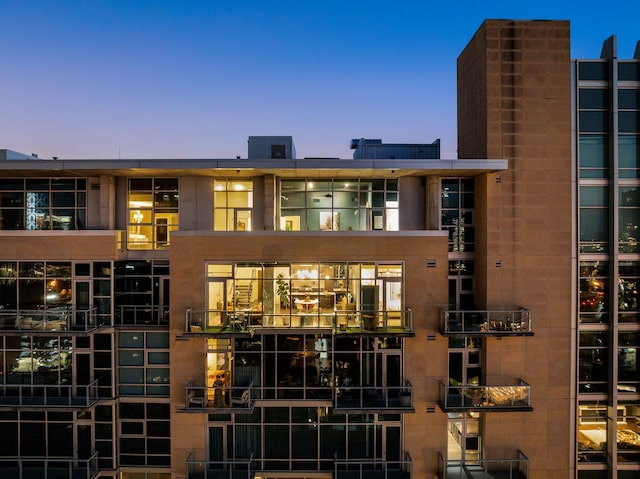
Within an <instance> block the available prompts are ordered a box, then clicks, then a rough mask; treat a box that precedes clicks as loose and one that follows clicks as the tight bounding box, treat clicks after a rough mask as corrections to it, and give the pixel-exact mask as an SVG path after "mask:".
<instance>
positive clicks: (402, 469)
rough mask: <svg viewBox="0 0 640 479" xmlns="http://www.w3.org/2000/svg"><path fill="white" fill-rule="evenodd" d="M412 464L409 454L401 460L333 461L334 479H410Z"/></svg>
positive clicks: (405, 454)
mask: <svg viewBox="0 0 640 479" xmlns="http://www.w3.org/2000/svg"><path fill="white" fill-rule="evenodd" d="M412 468H413V463H412V461H411V456H410V455H409V453H407V452H405V453H404V454H403V455H402V458H401V459H398V460H393V459H385V460H382V459H371V460H353V459H338V458H337V457H335V459H334V472H333V478H334V479H411V476H412Z"/></svg>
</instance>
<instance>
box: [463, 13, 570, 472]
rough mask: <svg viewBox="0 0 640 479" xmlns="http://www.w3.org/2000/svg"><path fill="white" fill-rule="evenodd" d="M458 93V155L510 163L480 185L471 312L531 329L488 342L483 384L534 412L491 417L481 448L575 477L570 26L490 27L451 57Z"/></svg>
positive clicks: (506, 24) (492, 23)
mask: <svg viewBox="0 0 640 479" xmlns="http://www.w3.org/2000/svg"><path fill="white" fill-rule="evenodd" d="M458 92H459V93H458V99H459V102H458V103H459V104H458V125H459V132H460V135H459V151H460V155H461V157H463V158H471V157H477V158H506V159H508V160H509V169H508V170H507V171H504V172H500V173H498V174H489V175H487V176H486V178H485V179H484V181H480V180H478V181H477V183H476V185H477V202H476V205H477V208H476V224H477V252H476V259H477V275H476V279H477V284H476V287H477V291H476V292H477V300H478V303H479V304H478V306H479V307H481V308H485V307H486V308H500V307H502V306H523V307H526V308H528V309H530V310H531V311H532V318H533V330H534V332H535V336H534V337H531V338H526V337H523V338H505V339H502V340H498V339H495V338H489V339H488V340H487V341H486V343H485V371H486V374H487V382H488V383H489V382H490V381H491V379H492V378H498V377H500V376H507V377H516V378H518V377H519V378H522V379H524V380H525V381H527V382H528V383H530V384H531V394H532V404H533V408H534V411H533V412H531V413H507V414H487V415H486V417H485V421H484V443H485V446H486V447H487V448H488V450H489V451H492V453H493V454H495V455H497V456H500V455H506V454H507V453H508V451H512V450H513V449H514V448H515V449H521V450H522V451H523V452H524V453H525V454H526V455H527V456H528V457H529V459H530V463H529V467H530V469H529V477H530V478H532V479H537V478H540V479H542V478H544V479H549V478H567V477H572V476H571V468H572V467H573V450H572V444H573V430H572V417H573V416H572V409H571V408H572V396H573V389H572V387H571V385H572V380H573V378H574V376H575V373H574V372H573V369H572V368H573V365H572V354H571V333H572V321H571V317H572V298H573V296H574V293H575V292H574V291H573V289H572V242H573V238H572V216H571V211H572V197H571V195H572V182H571V177H572V175H571V172H572V157H571V79H570V51H569V22H566V21H506V20H504V21H502V20H490V21H486V22H485V23H484V24H483V25H482V26H481V27H480V29H479V30H478V32H477V33H476V35H475V36H474V38H473V40H472V41H471V43H470V44H469V45H468V46H467V48H466V49H465V51H464V52H463V53H462V54H461V55H460V57H459V59H458ZM498 263H499V266H498V265H497V264H498Z"/></svg>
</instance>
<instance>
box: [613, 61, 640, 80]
mask: <svg viewBox="0 0 640 479" xmlns="http://www.w3.org/2000/svg"><path fill="white" fill-rule="evenodd" d="M618 80H620V81H640V62H619V63H618Z"/></svg>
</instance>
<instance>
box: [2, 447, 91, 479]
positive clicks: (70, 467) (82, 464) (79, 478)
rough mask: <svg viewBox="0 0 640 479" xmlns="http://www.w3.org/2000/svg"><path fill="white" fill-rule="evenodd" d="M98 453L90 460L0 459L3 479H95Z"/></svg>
mask: <svg viewBox="0 0 640 479" xmlns="http://www.w3.org/2000/svg"><path fill="white" fill-rule="evenodd" d="M99 474H100V470H99V469H98V453H97V452H96V453H95V454H94V455H93V456H91V457H90V458H88V459H74V458H62V457H56V458H46V459H45V458H40V457H29V458H11V457H2V458H0V477H2V479H24V478H31V477H37V478H39V479H61V478H65V479H67V478H73V479H93V478H94V477H98V475H99Z"/></svg>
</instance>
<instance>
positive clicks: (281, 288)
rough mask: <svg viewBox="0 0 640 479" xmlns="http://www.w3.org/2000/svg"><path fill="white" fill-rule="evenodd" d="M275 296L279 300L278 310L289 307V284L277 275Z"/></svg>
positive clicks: (280, 275)
mask: <svg viewBox="0 0 640 479" xmlns="http://www.w3.org/2000/svg"><path fill="white" fill-rule="evenodd" d="M276 285H277V289H276V294H277V295H278V297H279V298H280V308H282V309H285V308H288V307H289V283H288V282H287V281H285V279H284V276H283V275H282V274H279V275H278V278H277V280H276Z"/></svg>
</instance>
